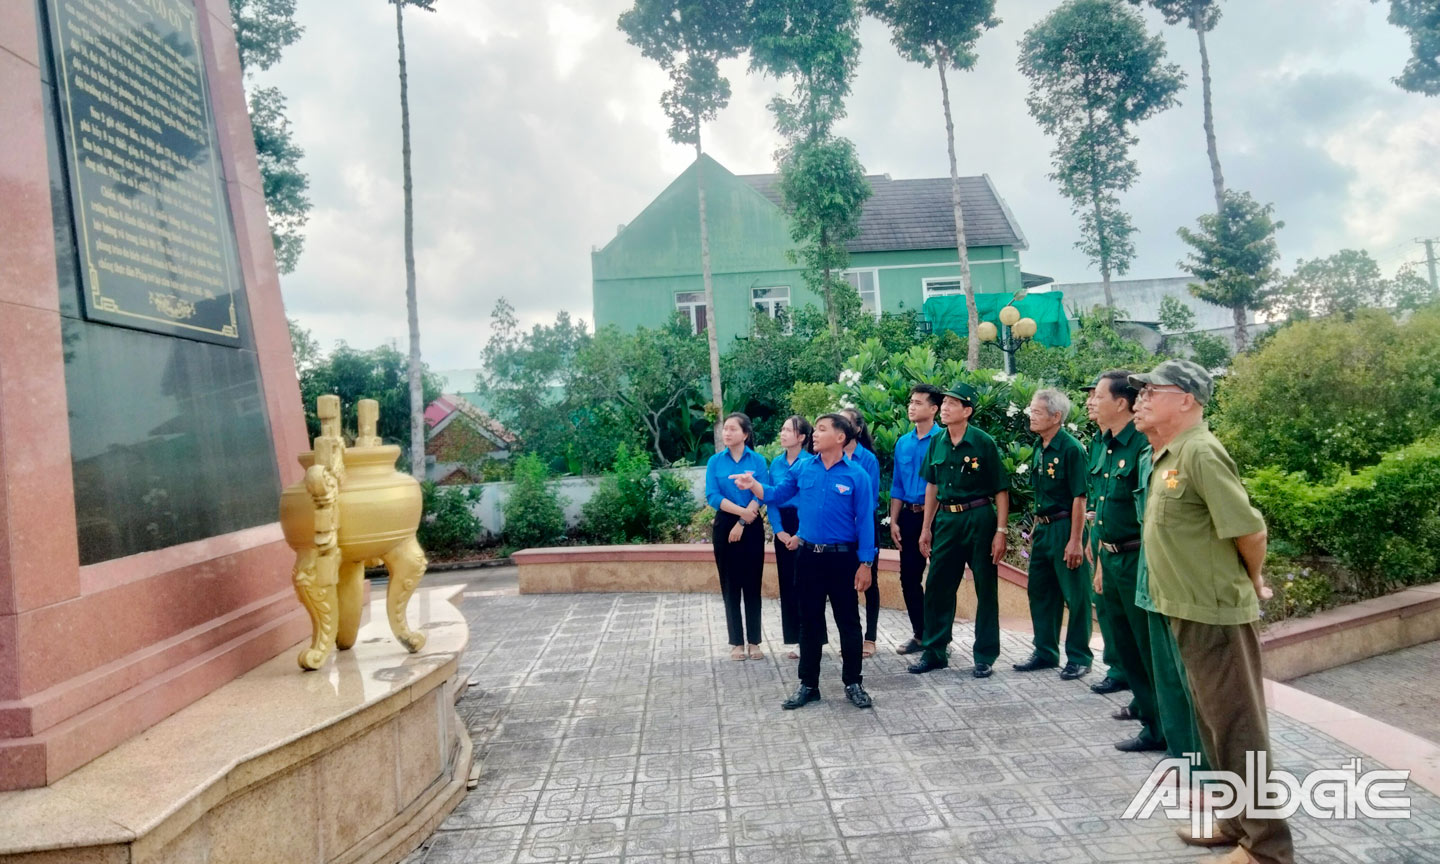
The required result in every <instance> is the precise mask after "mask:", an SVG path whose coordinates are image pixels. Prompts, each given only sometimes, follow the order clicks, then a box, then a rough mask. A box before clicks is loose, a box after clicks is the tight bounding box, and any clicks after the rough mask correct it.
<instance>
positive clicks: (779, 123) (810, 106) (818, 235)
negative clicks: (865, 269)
mask: <svg viewBox="0 0 1440 864" xmlns="http://www.w3.org/2000/svg"><path fill="white" fill-rule="evenodd" d="M750 27H751V42H750V66H751V68H752V69H758V70H760V71H762V72H765V73H768V74H771V75H774V76H775V77H777V78H781V79H789V81H790V82H791V90H790V95H789V96H788V97H786V96H776V97H775V98H774V99H771V100H770V110H771V112H772V113H773V114H774V115H775V128H776V130H778V131H779V132H780V134H781V135H782V136H783V137H784V139H785V143H784V145H783V146H782V147H781V148H780V150H779V151H778V152H777V153H776V158H777V159H778V160H779V162H780V193H781V197H782V199H783V200H784V202H785V209H786V211H787V212H788V213H789V214H790V217H791V238H792V239H793V240H795V242H796V243H797V244H798V245H799V246H800V250H799V252H798V254H792V258H793V259H794V260H796V261H798V262H801V263H804V264H805V266H806V271H805V273H806V275H805V280H806V284H807V285H808V286H809V287H810V288H811V290H812V291H816V292H817V293H819V294H820V296H821V297H822V298H824V301H825V313H826V316H827V318H828V320H829V324H830V332H831V335H832V336H833V335H838V334H839V332H840V320H841V317H842V312H843V308H842V307H844V306H845V305H846V303H847V301H849V298H850V295H852V294H854V289H853V288H852V287H851V286H850V284H849V283H848V282H846V281H845V280H844V279H843V278H841V276H840V275H839V274H841V273H843V272H844V269H845V266H846V265H847V264H848V262H849V251H848V250H847V249H846V248H845V242H846V241H847V240H849V239H851V238H853V237H854V236H855V233H856V231H857V230H858V225H859V219H860V208H861V207H862V206H863V205H864V203H865V200H866V199H867V198H869V197H870V184H869V183H867V182H866V181H865V169H864V167H863V166H862V165H861V164H860V160H859V157H858V156H857V155H856V153H855V147H854V145H853V144H851V143H850V142H849V141H847V140H845V139H843V138H836V137H835V136H834V135H833V134H832V132H831V130H832V129H833V128H834V125H835V123H836V122H837V121H839V120H841V119H843V118H844V117H845V97H846V96H848V95H850V85H851V83H852V82H853V80H854V78H855V70H856V68H857V66H858V64H859V60H860V38H859V32H860V9H859V7H858V6H857V5H856V4H855V2H854V0H763V2H756V3H755V5H754V6H753V8H752V15H751V24H750ZM857 296H858V295H857ZM842 298H843V299H842ZM849 302H853V301H849Z"/></svg>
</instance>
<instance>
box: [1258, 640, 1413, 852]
mask: <svg viewBox="0 0 1440 864" xmlns="http://www.w3.org/2000/svg"><path fill="white" fill-rule="evenodd" d="M1287 683H1289V684H1290V686H1291V687H1295V688H1298V689H1300V690H1304V691H1305V692H1306V693H1313V694H1314V695H1316V696H1319V697H1320V698H1321V699H1326V700H1328V701H1330V702H1334V703H1336V704H1339V705H1344V706H1345V707H1346V708H1349V709H1351V710H1354V711H1359V712H1360V713H1361V714H1364V715H1365V716H1367V717H1374V718H1375V719H1376V720H1380V721H1383V722H1385V723H1389V724H1390V725H1391V726H1395V727H1398V728H1400V729H1404V730H1405V731H1406V732H1413V733H1414V734H1416V735H1419V736H1420V737H1421V738H1425V739H1427V740H1430V741H1434V742H1436V743H1437V744H1440V710H1437V707H1440V642H1427V643H1425V644H1424V645H1416V646H1414V647H1413V648H1404V649H1401V650H1399V651H1393V652H1391V653H1389V654H1381V655H1380V656H1378V657H1371V658H1369V659H1366V660H1360V661H1358V662H1355V663H1350V664H1347V665H1345V666H1337V667H1335V668H1334V669H1327V670H1325V671H1324V672H1316V673H1315V674H1313V675H1306V676H1305V677H1303V678H1296V679H1295V680H1293V681H1290V682H1287ZM1437 860H1440V859H1437Z"/></svg>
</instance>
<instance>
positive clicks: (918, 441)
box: [855, 423, 944, 504]
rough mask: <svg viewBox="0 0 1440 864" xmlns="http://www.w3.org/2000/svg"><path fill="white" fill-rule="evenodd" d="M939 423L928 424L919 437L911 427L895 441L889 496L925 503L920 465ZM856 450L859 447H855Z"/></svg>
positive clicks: (914, 502) (923, 461)
mask: <svg viewBox="0 0 1440 864" xmlns="http://www.w3.org/2000/svg"><path fill="white" fill-rule="evenodd" d="M943 428H944V427H943V426H941V425H940V424H939V423H932V424H930V431H929V432H927V433H925V437H924V438H921V437H920V434H919V433H918V432H917V431H916V430H914V429H911V430H910V431H909V432H906V433H905V434H904V435H902V436H900V440H899V441H896V442H895V476H894V477H893V478H892V479H891V481H890V497H891V498H893V499H898V500H900V501H904V502H906V503H908V504H924V503H925V478H924V477H921V476H920V466H921V465H923V464H925V454H927V453H929V452H930V439H931V438H933V437H934V436H935V432H936V430H938V429H943ZM855 449H856V450H857V451H858V450H859V449H860V448H858V447H857V448H855Z"/></svg>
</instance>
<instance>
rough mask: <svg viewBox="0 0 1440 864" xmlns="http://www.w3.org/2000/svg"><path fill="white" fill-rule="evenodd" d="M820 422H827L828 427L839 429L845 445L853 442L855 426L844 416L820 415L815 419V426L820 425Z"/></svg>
mask: <svg viewBox="0 0 1440 864" xmlns="http://www.w3.org/2000/svg"><path fill="white" fill-rule="evenodd" d="M821 420H829V421H830V425H831V426H833V427H835V428H836V429H839V430H840V431H841V432H842V433H844V435H845V443H846V444H849V443H850V442H851V441H854V440H855V424H854V423H851V422H850V418H849V417H846V416H845V415H844V414H821V415H820V416H819V417H816V418H815V425H817V426H818V425H820V421H821Z"/></svg>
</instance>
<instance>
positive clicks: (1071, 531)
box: [1015, 388, 1094, 681]
mask: <svg viewBox="0 0 1440 864" xmlns="http://www.w3.org/2000/svg"><path fill="white" fill-rule="evenodd" d="M1069 415H1070V397H1069V396H1066V395H1065V394H1064V393H1061V392H1060V391H1059V390H1054V389H1050V388H1047V389H1044V390H1040V391H1038V392H1036V394H1035V397H1034V398H1033V399H1032V400H1031V401H1030V430H1031V431H1032V432H1034V433H1035V434H1037V435H1039V436H1040V446H1038V447H1037V448H1035V455H1034V456H1033V457H1032V458H1031V460H1030V476H1031V480H1030V482H1031V486H1032V488H1033V489H1034V491H1035V526H1034V527H1033V528H1032V529H1030V530H1031V544H1030V572H1029V577H1030V578H1029V582H1028V587H1027V588H1026V593H1027V595H1028V596H1029V598H1030V624H1031V627H1032V629H1033V632H1034V634H1035V651H1034V653H1032V654H1031V655H1030V658H1029V659H1028V660H1026V661H1025V662H1023V663H1016V664H1015V671H1016V672H1033V671H1035V670H1037V669H1053V668H1055V667H1056V666H1059V665H1060V624H1061V621H1062V620H1063V618H1064V615H1065V611H1066V610H1067V609H1068V610H1069V612H1070V623H1069V626H1067V627H1066V629H1065V668H1064V669H1062V670H1061V672H1060V677H1061V678H1063V679H1065V680H1067V681H1068V680H1072V679H1075V678H1079V677H1081V676H1084V675H1087V674H1089V672H1090V664H1091V663H1092V662H1093V660H1094V657H1093V655H1092V654H1091V651H1090V617H1091V607H1090V566H1089V565H1088V564H1087V563H1086V562H1085V540H1084V529H1085V483H1086V480H1087V479H1088V478H1089V476H1090V473H1089V471H1088V470H1087V464H1086V459H1085V448H1083V447H1081V446H1080V442H1079V441H1076V440H1075V436H1073V435H1071V434H1070V433H1069V432H1067V431H1065V428H1064V427H1065V418H1066V417H1068V416H1069Z"/></svg>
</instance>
